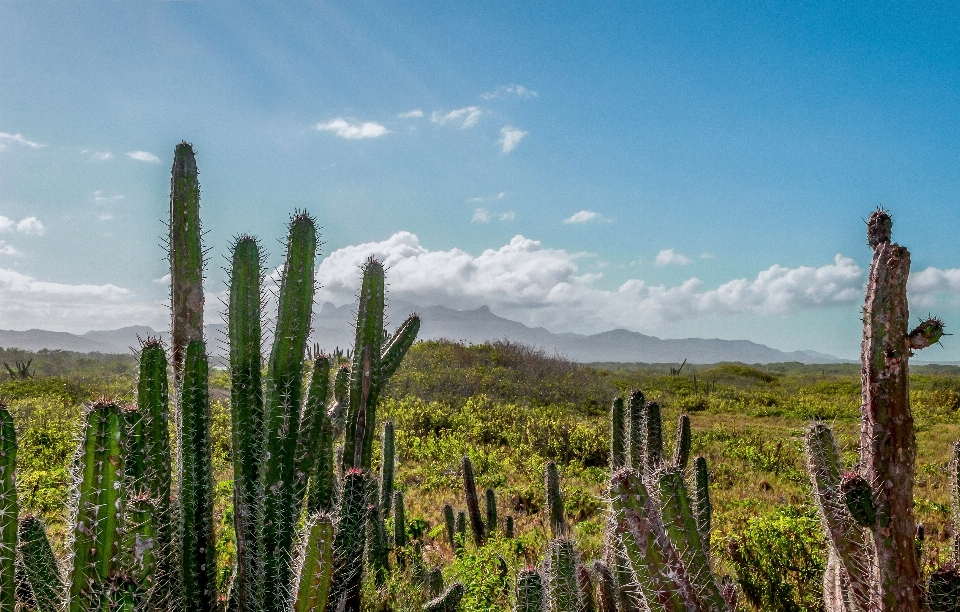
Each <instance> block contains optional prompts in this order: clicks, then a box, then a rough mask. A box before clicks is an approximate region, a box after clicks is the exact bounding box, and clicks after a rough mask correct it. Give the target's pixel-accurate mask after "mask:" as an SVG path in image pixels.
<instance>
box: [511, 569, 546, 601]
mask: <svg viewBox="0 0 960 612" xmlns="http://www.w3.org/2000/svg"><path fill="white" fill-rule="evenodd" d="M543 591H544V588H543V575H542V574H540V570H538V569H537V568H535V567H527V568H524V569H522V570H520V573H519V574H518V575H517V600H516V604H515V605H514V606H513V610H514V612H543V603H544V596H543V595H544V593H543Z"/></svg>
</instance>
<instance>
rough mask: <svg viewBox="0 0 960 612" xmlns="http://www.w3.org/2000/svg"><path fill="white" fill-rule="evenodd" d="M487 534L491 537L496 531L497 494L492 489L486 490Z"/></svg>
mask: <svg viewBox="0 0 960 612" xmlns="http://www.w3.org/2000/svg"><path fill="white" fill-rule="evenodd" d="M486 506H487V534H488V535H493V534H494V533H495V532H496V531H497V494H496V493H495V492H494V490H493V489H487V493H486Z"/></svg>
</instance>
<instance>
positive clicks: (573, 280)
mask: <svg viewBox="0 0 960 612" xmlns="http://www.w3.org/2000/svg"><path fill="white" fill-rule="evenodd" d="M369 256H375V257H378V258H380V259H381V260H382V261H383V262H384V264H385V265H386V266H387V275H388V280H389V282H390V289H391V296H392V297H394V298H397V299H402V300H405V301H410V302H413V303H415V304H420V305H423V306H430V305H438V304H440V305H445V306H449V307H451V308H459V309H465V308H477V307H479V306H482V305H487V306H490V307H491V308H492V309H493V310H494V311H495V312H497V313H498V314H500V315H501V316H505V317H508V318H511V319H514V320H518V321H522V322H523V323H525V324H527V325H533V326H538V325H540V326H544V327H547V328H548V329H551V330H553V331H557V332H560V331H574V332H579V333H596V332H599V331H605V330H609V329H613V328H617V327H624V328H627V329H633V330H636V331H643V332H646V333H654V334H656V333H662V332H663V328H664V326H665V325H668V324H671V323H674V322H679V321H684V320H691V319H704V318H710V317H722V316H727V315H736V314H743V313H753V314H759V315H782V314H790V313H795V312H799V311H804V310H810V309H816V308H821V307H826V306H830V305H834V304H841V303H849V302H853V301H856V300H858V299H860V298H861V297H862V295H863V283H864V279H863V271H862V270H861V269H860V267H859V266H858V265H857V264H856V262H854V261H853V260H852V259H849V258H847V257H843V256H842V255H837V256H836V257H835V258H834V262H833V263H832V264H827V265H823V266H820V267H818V268H814V267H808V266H801V267H799V268H784V267H782V266H779V265H774V266H771V267H770V268H768V269H766V270H764V271H762V272H760V273H759V274H758V275H757V277H756V278H755V279H753V280H748V279H745V278H743V279H736V280H731V281H729V282H726V283H723V284H722V285H720V286H719V287H716V288H715V289H708V288H706V287H704V283H703V281H701V280H699V279H697V278H690V279H687V280H686V281H684V282H683V283H681V284H679V285H677V286H674V287H666V286H665V285H650V284H648V283H646V282H645V281H643V280H640V279H631V280H628V281H627V282H625V283H623V284H622V285H621V286H620V287H619V288H617V289H615V290H606V289H600V288H598V287H597V286H596V282H597V281H598V280H599V279H600V278H602V274H601V273H581V272H580V271H579V269H578V265H577V263H578V260H580V259H582V258H583V257H585V256H586V254H584V253H570V252H567V251H564V250H559V249H549V248H544V246H543V245H542V244H541V243H540V242H539V241H536V240H530V239H528V238H525V237H523V236H516V237H514V238H513V239H512V240H511V241H510V243H509V244H507V245H505V246H503V247H501V248H499V249H488V250H486V251H484V252H483V253H481V254H480V255H477V256H473V255H471V254H469V253H466V252H464V251H462V250H460V249H456V248H454V249H450V250H449V251H431V250H429V249H427V248H426V247H424V246H422V245H421V244H420V242H419V240H418V239H417V237H416V236H415V235H414V234H411V233H409V232H398V233H396V234H394V235H393V236H391V237H390V238H389V239H387V240H384V241H383V242H372V243H366V244H360V245H356V246H349V247H345V248H343V249H339V250H337V251H334V252H333V253H332V254H331V255H330V256H328V257H327V258H326V259H324V260H323V262H322V263H321V264H320V267H319V269H318V271H317V280H318V281H319V282H320V283H321V285H322V289H320V290H319V292H318V300H319V301H321V302H323V301H327V300H329V301H331V302H334V303H336V304H346V303H351V302H352V301H353V300H354V298H355V295H356V292H357V289H358V284H359V278H360V276H359V274H358V270H359V268H360V266H361V265H362V264H363V262H364V261H365V260H366V258H367V257H369Z"/></svg>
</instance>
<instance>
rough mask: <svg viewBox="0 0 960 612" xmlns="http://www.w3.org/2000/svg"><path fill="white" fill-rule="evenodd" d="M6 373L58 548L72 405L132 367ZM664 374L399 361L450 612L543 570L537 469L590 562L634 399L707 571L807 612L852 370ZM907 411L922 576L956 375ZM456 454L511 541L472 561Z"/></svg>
mask: <svg viewBox="0 0 960 612" xmlns="http://www.w3.org/2000/svg"><path fill="white" fill-rule="evenodd" d="M4 358H6V359H7V360H8V361H11V363H12V360H14V359H31V358H32V359H34V362H33V368H35V369H34V370H33V371H35V372H36V377H35V378H32V379H28V380H7V381H4V382H0V397H4V398H6V399H7V401H8V403H9V404H10V406H11V411H12V412H13V414H14V417H15V419H16V421H17V423H18V429H19V437H20V444H21V450H20V473H19V476H18V478H19V487H20V494H21V496H22V499H23V506H24V510H25V511H28V512H34V513H38V514H40V515H42V516H43V517H44V518H45V519H46V520H47V522H48V524H49V525H50V527H51V534H52V535H53V537H54V540H55V543H56V545H57V546H58V547H60V548H61V549H62V541H63V535H64V531H65V521H66V518H67V517H66V516H65V515H64V513H63V511H62V508H63V507H64V504H65V502H66V500H67V496H68V493H67V491H68V487H69V484H70V481H71V477H70V473H69V469H68V466H69V463H70V458H71V457H72V454H73V452H74V448H75V436H76V430H77V426H78V422H79V421H78V417H79V415H80V409H81V405H82V403H83V402H89V401H91V400H93V399H95V398H96V397H98V396H100V395H108V396H112V397H115V398H118V399H120V400H121V401H124V402H128V401H131V399H132V397H133V385H134V378H133V376H134V371H135V366H136V363H135V361H134V360H133V359H132V358H131V357H108V356H96V357H84V356H78V355H76V354H68V353H64V352H60V351H57V352H43V353H39V354H27V353H25V352H22V351H21V352H17V353H16V355H14V354H13V353H10V352H4V351H0V361H2V360H3V359H4ZM669 368H670V366H669V365H657V366H649V365H642V364H637V365H631V366H624V365H618V364H594V365H592V366H579V365H577V364H573V363H571V362H568V361H565V360H563V359H558V358H555V357H552V356H549V355H546V354H544V353H542V352H539V351H536V350H532V349H530V348H529V347H525V346H522V345H517V344H513V343H509V342H499V343H492V344H487V345H482V346H463V345H460V344H456V343H451V342H443V341H437V342H420V343H418V344H416V345H415V346H414V347H413V348H412V349H411V351H410V353H409V355H408V357H407V359H406V360H405V361H404V364H403V365H402V366H401V368H400V370H399V371H398V372H397V374H396V375H395V376H394V378H393V379H392V380H391V383H390V385H389V387H388V388H387V389H386V392H385V394H384V398H383V403H382V409H383V412H382V414H383V415H384V416H385V418H391V419H393V420H394V421H395V423H396V429H397V443H396V446H397V452H398V464H399V465H398V470H397V477H396V482H397V486H398V488H399V489H401V490H403V491H404V492H405V499H406V502H407V519H408V522H411V523H416V524H419V525H420V526H421V527H423V528H424V529H425V531H426V534H427V535H426V538H425V544H424V557H425V560H426V563H427V565H428V566H440V567H443V568H444V574H445V580H446V582H447V583H448V584H449V583H450V582H452V581H453V580H458V579H459V580H463V581H464V582H465V583H466V584H468V585H469V588H468V592H467V595H466V597H465V600H464V604H463V609H464V610H489V609H508V607H509V601H510V597H509V592H510V589H511V584H512V580H513V577H514V576H515V575H516V572H517V570H518V569H519V568H520V567H522V566H523V565H525V564H536V563H538V562H539V561H540V560H541V559H542V554H543V550H544V547H545V544H546V541H547V526H546V524H545V521H544V517H543V512H542V509H543V505H544V492H543V484H542V483H543V467H544V464H545V463H546V461H547V460H551V459H552V460H555V461H557V463H558V465H559V466H560V472H561V482H562V485H563V489H564V494H565V512H566V516H567V519H568V521H570V523H571V524H572V525H573V534H574V536H575V538H576V541H577V546H578V549H579V550H580V552H581V554H582V557H583V558H584V559H585V560H589V559H592V558H595V557H597V556H599V555H600V553H601V548H602V544H603V530H604V526H605V523H606V508H607V504H606V502H605V487H606V482H607V478H608V472H607V468H606V466H607V449H608V445H609V440H608V431H607V429H608V424H607V419H608V415H607V411H608V407H609V403H610V401H611V399H612V398H613V397H614V396H615V395H617V394H622V393H624V392H626V391H628V390H630V389H634V388H638V389H642V390H644V391H645V393H646V394H647V396H648V398H651V399H656V400H658V401H659V402H660V403H661V406H662V410H663V417H664V431H665V438H666V440H665V442H666V446H667V452H668V453H669V452H670V449H671V448H672V444H673V439H672V438H673V436H674V433H673V429H674V427H673V425H672V424H673V423H675V422H676V419H677V417H678V415H679V414H680V413H682V412H686V413H687V414H689V415H690V418H691V423H692V428H693V452H694V453H696V454H702V455H703V456H705V457H706V458H707V460H708V463H709V466H710V470H711V495H712V499H713V502H714V514H713V533H712V539H711V548H712V552H713V557H714V560H715V564H716V566H717V568H718V570H719V571H720V572H721V573H729V574H732V575H734V576H737V577H738V579H739V582H740V585H741V589H742V591H743V594H744V598H743V599H744V600H745V606H746V609H763V610H818V609H821V607H822V602H821V601H820V586H819V576H820V575H822V572H823V567H824V564H825V558H824V554H825V553H824V549H825V545H824V542H823V536H822V533H821V530H820V522H819V519H818V518H817V516H816V510H815V507H814V505H813V503H812V500H811V496H810V485H809V480H808V477H807V475H806V472H805V457H804V452H803V444H802V435H803V432H804V429H805V428H806V426H807V425H808V424H809V423H810V422H811V420H812V419H823V420H826V421H828V422H830V423H832V424H833V426H834V430H835V432H836V434H837V440H838V443H839V444H840V446H841V448H842V452H843V457H844V460H845V461H846V463H847V464H848V465H851V464H853V463H854V462H855V461H856V447H857V443H858V438H859V396H860V384H859V367H858V366H856V365H851V364H840V365H825V366H824V365H816V366H806V365H801V364H774V365H771V366H748V365H744V364H721V365H717V366H699V367H696V368H692V367H690V366H689V365H687V366H686V367H685V368H684V369H683V371H682V374H681V375H671V374H670V373H669ZM48 373H49V374H48ZM211 385H212V393H211V396H212V397H213V398H214V399H215V402H214V407H213V413H214V419H213V436H214V468H215V471H216V474H217V478H218V486H217V491H216V499H217V511H218V515H217V520H218V525H220V527H219V539H218V553H219V563H220V566H221V568H222V570H223V571H222V577H223V578H224V579H226V576H227V574H228V568H229V567H230V564H231V560H232V554H233V535H232V529H231V527H230V524H231V512H232V508H231V507H230V499H231V495H232V481H231V478H232V474H231V468H230V460H229V457H230V444H229V441H230V437H229V412H228V401H229V400H228V398H229V389H228V386H229V379H228V377H227V376H226V375H225V374H224V373H222V372H217V373H214V374H213V375H212V377H211ZM911 402H912V406H913V411H914V415H915V418H916V424H917V440H918V458H917V479H916V487H915V498H916V511H917V517H918V520H919V521H920V522H922V523H923V524H924V526H925V530H926V540H925V543H924V548H923V564H924V567H925V569H926V571H927V572H930V571H932V570H933V569H935V568H936V567H938V566H939V565H940V563H941V562H942V561H943V560H944V559H945V558H946V556H947V554H948V552H949V550H950V547H951V542H952V537H953V526H952V525H951V523H950V487H949V485H948V482H947V481H948V477H947V474H948V473H949V470H948V465H949V461H950V455H951V444H952V442H953V441H954V440H956V439H958V438H960V368H951V367H942V366H920V367H915V368H913V369H912V374H911ZM465 454H469V455H470V456H471V458H472V460H473V465H474V470H475V473H476V478H477V485H478V488H479V489H481V491H482V490H483V489H486V488H492V489H494V490H495V491H496V493H497V497H498V506H499V509H500V511H499V514H500V517H501V520H502V519H503V518H504V517H506V515H508V514H509V515H512V516H513V517H514V520H515V524H516V532H517V537H516V538H515V539H513V540H506V539H503V538H497V539H495V540H494V542H493V543H492V544H490V545H488V546H486V547H484V548H483V549H480V550H476V549H474V548H473V547H472V546H468V547H467V550H466V552H465V553H464V554H463V555H461V556H459V557H457V556H456V555H454V554H453V552H452V551H451V550H450V548H449V546H447V545H446V544H445V543H444V540H445V535H444V528H443V518H442V514H441V512H442V508H443V505H444V504H447V503H449V504H452V505H453V506H454V508H457V509H464V508H465V504H464V502H463V499H462V498H463V494H462V481H461V477H460V473H459V469H460V460H461V458H462V457H463V455H465ZM501 559H502V560H503V562H505V563H506V564H507V568H508V569H507V574H506V578H503V576H502V568H501ZM397 576H400V577H399V578H398V577H397ZM368 590H370V589H368ZM419 597H422V596H421V595H420V594H419V593H413V592H411V590H410V588H409V580H406V579H405V578H403V577H402V575H400V574H398V573H396V572H395V574H394V578H393V579H392V582H391V583H390V585H389V586H388V588H387V589H385V590H384V591H382V592H381V593H379V594H377V595H375V594H373V592H372V591H371V592H370V593H368V598H369V600H370V601H371V602H375V601H376V602H379V603H378V604H377V605H374V604H373V603H371V605H372V609H377V606H380V607H384V606H386V605H387V602H390V603H391V605H393V607H394V609H407V608H408V607H409V606H412V605H414V603H415V602H416V601H419V600H418V598H419Z"/></svg>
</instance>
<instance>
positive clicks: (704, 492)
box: [693, 455, 713, 549]
mask: <svg viewBox="0 0 960 612" xmlns="http://www.w3.org/2000/svg"><path fill="white" fill-rule="evenodd" d="M693 482H694V489H693V499H694V517H695V518H696V521H697V531H699V532H700V538H701V539H702V540H703V545H704V548H707V549H709V547H710V521H711V519H712V517H713V504H711V503H710V474H709V472H708V471H707V460H706V459H704V458H703V457H701V456H699V455H697V457H696V458H694V460H693Z"/></svg>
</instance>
